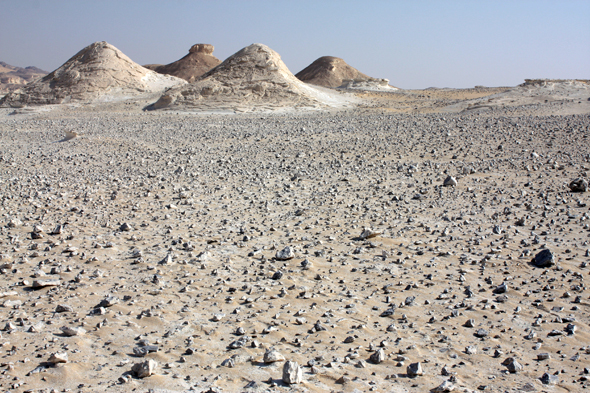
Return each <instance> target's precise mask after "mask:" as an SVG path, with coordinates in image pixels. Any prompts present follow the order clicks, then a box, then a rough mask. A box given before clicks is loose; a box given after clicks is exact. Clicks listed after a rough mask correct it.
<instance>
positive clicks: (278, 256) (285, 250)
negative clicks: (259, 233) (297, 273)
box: [275, 246, 295, 261]
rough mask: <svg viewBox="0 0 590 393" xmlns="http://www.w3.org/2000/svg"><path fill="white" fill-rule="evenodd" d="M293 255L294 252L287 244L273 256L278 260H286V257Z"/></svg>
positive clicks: (291, 257)
mask: <svg viewBox="0 0 590 393" xmlns="http://www.w3.org/2000/svg"><path fill="white" fill-rule="evenodd" d="M294 257H295V253H294V252H293V249H292V248H291V247H289V246H287V247H285V248H283V249H282V250H281V251H278V252H277V254H276V256H275V258H276V259H278V260H279V261H286V260H288V259H293V258H294Z"/></svg>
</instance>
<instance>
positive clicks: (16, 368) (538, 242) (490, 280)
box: [0, 88, 590, 392]
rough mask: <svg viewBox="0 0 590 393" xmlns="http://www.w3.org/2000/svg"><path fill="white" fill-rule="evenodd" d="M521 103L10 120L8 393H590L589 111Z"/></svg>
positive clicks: (6, 182) (4, 301) (5, 140)
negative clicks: (146, 368) (416, 370)
mask: <svg viewBox="0 0 590 393" xmlns="http://www.w3.org/2000/svg"><path fill="white" fill-rule="evenodd" d="M507 90H509V89H508V88H506V89H505V88H496V89H487V90H486V89H468V90H451V89H429V90H423V91H400V92H394V93H387V94H381V93H366V94H364V95H363V97H364V99H366V100H368V101H367V104H366V105H364V106H363V107H361V108H359V109H347V110H340V111H332V112H328V111H326V112H317V111H316V112H305V111H301V112H299V111H294V112H292V113H282V114H269V113H257V114H235V115H211V114H201V115H194V114H182V113H179V114H177V113H172V112H165V113H162V112H158V111H153V112H142V111H141V108H142V107H143V105H144V103H142V102H136V103H131V104H128V105H126V106H116V105H115V104H112V105H113V106H108V105H106V104H105V105H104V106H102V107H98V108H97V107H95V106H92V107H90V106H89V107H84V106H82V105H79V106H76V107H73V106H70V107H50V108H47V107H44V109H41V110H35V109H29V108H24V109H18V110H13V109H2V110H0V140H1V141H2V143H0V224H1V228H0V254H1V256H0V258H1V261H0V263H1V265H2V266H1V267H2V269H1V273H2V274H1V275H0V296H1V297H0V304H1V305H2V307H0V316H1V319H2V321H3V322H2V325H1V326H0V329H2V331H1V337H0V345H1V347H0V357H1V360H0V367H1V370H2V371H1V375H0V390H1V391H9V392H51V391H56V392H62V391H63V392H66V391H71V392H130V391H135V392H147V391H150V390H151V389H153V391H154V392H158V391H160V392H163V391H165V390H166V389H167V390H168V391H197V392H201V391H216V392H237V391H244V392H262V391H271V392H290V391H301V392H305V391H309V392H329V391H334V392H340V391H343V392H365V391H375V392H428V391H444V389H443V387H440V389H439V390H436V389H437V387H439V386H441V384H443V383H446V384H447V385H446V386H447V389H449V390H447V391H451V390H450V389H454V391H459V392H475V391H484V392H505V391H507V392H579V391H585V390H586V389H588V386H590V382H589V381H588V378H590V375H589V372H590V370H589V369H588V367H589V364H590V333H589V332H590V325H589V324H590V315H589V312H590V299H589V296H590V293H589V291H588V288H587V286H586V285H585V282H586V280H588V274H589V271H590V270H589V269H590V268H589V267H588V264H589V263H590V257H589V251H588V250H589V249H590V245H589V242H590V226H589V223H590V220H589V216H590V213H589V204H590V201H589V195H590V194H589V193H588V192H575V193H574V192H571V190H570V188H569V187H568V185H569V184H570V182H571V181H572V180H574V179H576V178H583V179H586V180H587V179H588V175H589V170H590V147H589V146H590V143H589V142H588V140H589V135H590V118H589V115H588V114H589V113H590V110H589V109H588V103H587V102H584V101H583V100H581V99H580V100H573V99H569V100H568V99H567V98H565V99H561V101H559V100H555V101H548V102H545V101H544V100H543V101H542V102H538V103H530V102H528V104H526V105H517V104H518V102H515V103H512V105H504V106H501V105H499V106H496V107H493V108H473V106H474V105H473V102H475V101H471V100H477V99H481V98H482V97H490V96H491V95H494V94H501V93H504V92H506V91H507ZM487 99H489V98H487ZM453 105H454V106H453ZM468 107H469V109H468ZM68 132H70V133H71V132H75V133H77V134H78V135H79V136H78V137H76V138H72V139H68V140H65V139H67V138H65V136H66V133H68ZM70 135H71V134H70ZM448 176H452V177H453V178H454V179H456V183H457V185H456V186H448V187H444V186H443V182H444V181H445V179H446V178H447V177H448ZM365 228H370V230H371V231H369V232H365V235H362V234H363V232H364V229H365ZM286 247H289V248H290V249H291V251H292V254H291V255H287V257H288V258H289V259H284V258H281V254H282V253H281V251H283V250H284V249H285V248H286ZM543 249H549V250H551V252H552V253H553V255H554V265H552V266H550V267H546V268H540V267H536V266H534V264H532V263H531V261H532V259H533V257H535V255H537V254H538V253H539V252H540V251H541V250H543ZM286 254H289V253H286ZM43 280H50V281H49V282H47V281H43ZM44 284H51V285H45V286H44ZM502 284H506V285H505V286H502ZM62 328H66V329H65V330H64V329H62ZM68 328H70V329H68ZM79 328H82V329H83V331H82V330H79ZM72 329H73V330H72ZM270 349H274V350H276V351H278V353H279V354H278V355H277V354H275V358H274V360H277V361H274V362H270V360H272V359H268V358H270V357H271V356H270V355H271V354H272V353H271V352H270V351H269V350H270ZM267 351H268V354H267V356H266V357H267V359H266V360H267V362H265V353H266V352H267ZM56 354H57V355H56ZM66 358H67V362H65V363H60V362H59V359H66ZM148 359H152V360H154V361H155V362H157V367H156V368H155V370H154V371H153V374H152V375H149V376H145V377H142V375H140V374H138V373H135V372H132V368H133V366H134V364H139V363H142V362H145V361H147V360H148ZM285 360H286V361H295V362H297V363H298V365H299V366H300V367H301V372H302V381H301V382H300V383H291V384H289V383H287V382H285V380H284V379H283V367H284V364H285ZM515 362H516V363H515ZM416 363H419V364H420V368H421V369H422V375H416V376H412V375H411V369H412V367H410V368H408V366H410V365H412V364H416ZM510 370H512V371H515V372H511V371H510ZM545 373H547V376H546V377H545V378H546V382H547V384H545V383H544V382H543V381H542V377H543V375H544V374H545ZM549 378H551V381H549Z"/></svg>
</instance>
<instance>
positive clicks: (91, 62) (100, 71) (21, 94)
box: [0, 41, 186, 107]
mask: <svg viewBox="0 0 590 393" xmlns="http://www.w3.org/2000/svg"><path fill="white" fill-rule="evenodd" d="M183 84H186V82H185V81H184V80H182V79H180V78H176V77H173V76H169V75H161V74H158V73H156V72H154V71H151V70H148V69H147V68H144V67H142V66H140V65H139V64H137V63H135V62H134V61H132V60H131V59H130V58H129V57H127V56H126V55H125V54H124V53H123V52H121V51H120V50H119V49H117V48H115V47H114V46H113V45H111V44H109V43H107V42H105V41H102V42H95V43H94V44H91V45H89V46H87V47H86V48H84V49H82V50H81V51H80V52H78V53H77V54H76V55H75V56H73V57H72V58H71V59H69V60H68V61H67V62H66V63H65V64H64V65H62V66H61V67H59V68H58V69H56V70H55V71H53V72H52V73H50V74H49V75H47V76H45V77H43V78H42V79H39V80H37V81H35V82H33V83H30V84H28V85H26V86H25V87H23V88H21V89H19V90H16V91H14V92H12V93H10V94H8V95H7V96H5V97H4V98H3V99H2V100H1V101H0V106H10V107H23V106H29V105H47V104H65V103H70V102H71V103H74V102H112V101H123V100H126V99H130V98H134V97H138V96H143V95H146V96H148V95H150V94H154V93H156V94H161V93H162V92H164V91H165V90H166V89H167V88H170V87H173V86H178V85H183Z"/></svg>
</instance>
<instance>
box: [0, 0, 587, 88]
mask: <svg viewBox="0 0 590 393" xmlns="http://www.w3.org/2000/svg"><path fill="white" fill-rule="evenodd" d="M0 7H1V8H0V11H1V12H0V61H4V62H6V63H8V64H10V65H13V66H19V67H26V66H35V67H38V68H41V69H43V70H45V71H48V72H51V71H53V70H54V69H56V68H58V67H59V66H61V65H62V64H63V63H65V62H66V61H67V60H68V59H69V58H70V57H72V56H73V55H75V54H76V53H77V52H78V51H80V50H81V49H82V48H84V47H86V46H88V45H90V44H91V43H93V42H97V41H107V42H109V43H110V44H112V45H114V46H116V47H117V48H118V49H120V50H121V51H122V52H123V53H125V54H126V55H127V56H129V57H130V58H131V59H132V60H133V61H135V62H137V63H139V64H141V65H145V64H153V63H156V64H168V63H171V62H173V61H176V60H178V59H180V58H181V57H183V56H185V55H186V54H187V53H188V50H189V48H190V47H191V46H192V45H194V44H197V43H206V44H212V45H213V46H214V47H215V51H214V53H213V55H214V56H216V57H218V58H219V59H221V60H224V59H226V58H227V57H229V56H230V55H232V54H233V53H235V52H237V51H238V50H240V49H241V48H243V47H245V46H248V45H250V44H252V43H262V44H265V45H268V46H269V47H270V48H272V49H273V50H275V51H277V52H278V53H279V54H280V55H281V58H282V59H283V61H284V62H285V64H286V65H287V67H288V68H289V69H290V70H291V72H293V73H294V74H296V73H297V72H299V71H301V70H302V69H303V68H305V67H307V66H308V65H309V64H311V63H312V62H313V61H314V60H316V59H317V58H319V57H321V56H336V57H340V58H342V59H344V60H345V61H346V62H347V63H348V64H349V65H351V66H352V67H355V68H357V69H358V70H359V71H361V72H363V73H365V74H367V75H369V76H372V77H376V78H387V79H389V80H390V84H391V85H393V86H397V87H401V88H404V89H418V88H427V87H454V88H465V87H473V86H475V85H484V86H515V85H518V84H520V83H522V82H523V81H524V79H537V78H551V79H590V72H589V71H590V2H588V1H574V0H572V1H532V0H522V1H516V2H514V1H500V0H497V1H459V0H457V1H416V2H409V1H376V0H374V1H369V2H363V3H360V2H356V1H345V0H342V1H322V2H312V1H307V0H303V1H298V2H287V1H280V2H274V1H254V0H253V1H236V0H231V1H230V0H226V1H214V2H213V1H211V2H208V1H186V0H174V1H168V2H159V1H156V0H144V1H137V0H127V1H122V2H121V1H114V0H102V1H100V2H97V1H71V0H55V1H41V0H0Z"/></svg>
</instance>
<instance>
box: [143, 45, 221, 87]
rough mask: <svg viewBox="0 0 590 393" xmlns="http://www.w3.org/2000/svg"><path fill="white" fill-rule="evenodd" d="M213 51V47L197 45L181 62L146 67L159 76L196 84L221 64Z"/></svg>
mask: <svg viewBox="0 0 590 393" xmlns="http://www.w3.org/2000/svg"><path fill="white" fill-rule="evenodd" d="M213 50H214V47H213V45H210V44H195V45H193V46H192V47H191V48H190V49H189V51H188V52H189V53H188V55H186V56H184V57H183V58H182V59H180V60H177V61H175V62H173V63H170V64H166V65H158V64H149V65H146V66H145V67H146V68H149V69H150V70H153V71H156V72H157V73H159V74H165V75H172V76H176V77H178V78H182V79H184V80H185V81H187V82H194V81H195V80H197V79H198V78H199V77H200V76H201V75H203V74H204V73H206V72H207V71H209V70H211V69H212V68H214V67H216V66H218V65H219V64H220V63H221V60H219V59H218V58H217V57H215V56H213Z"/></svg>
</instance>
